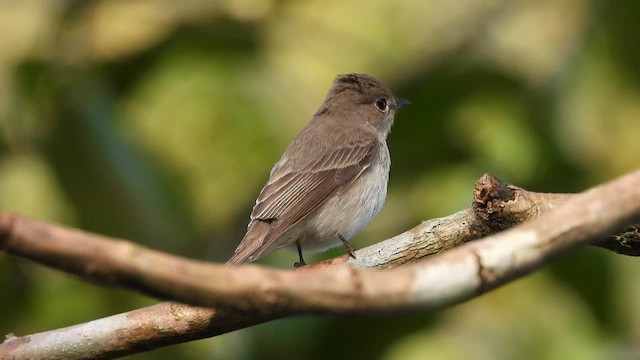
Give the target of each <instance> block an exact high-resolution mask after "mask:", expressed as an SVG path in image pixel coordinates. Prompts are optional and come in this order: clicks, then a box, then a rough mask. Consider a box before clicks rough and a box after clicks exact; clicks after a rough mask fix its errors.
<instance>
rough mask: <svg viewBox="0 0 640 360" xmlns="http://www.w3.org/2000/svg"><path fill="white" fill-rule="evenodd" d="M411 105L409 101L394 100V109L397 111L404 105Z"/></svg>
mask: <svg viewBox="0 0 640 360" xmlns="http://www.w3.org/2000/svg"><path fill="white" fill-rule="evenodd" d="M409 104H411V101H409V100H407V99H400V98H396V99H395V103H394V107H395V108H396V109H399V108H401V107H403V106H405V105H409Z"/></svg>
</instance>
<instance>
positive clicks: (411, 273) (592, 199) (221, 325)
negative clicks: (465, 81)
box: [0, 171, 640, 358]
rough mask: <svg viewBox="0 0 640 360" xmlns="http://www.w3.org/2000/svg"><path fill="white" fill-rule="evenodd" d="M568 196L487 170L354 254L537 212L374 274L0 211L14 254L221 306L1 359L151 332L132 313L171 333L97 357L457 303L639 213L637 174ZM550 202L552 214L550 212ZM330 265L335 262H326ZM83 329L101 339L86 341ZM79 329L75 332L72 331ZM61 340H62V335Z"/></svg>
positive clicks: (408, 245)
mask: <svg viewBox="0 0 640 360" xmlns="http://www.w3.org/2000/svg"><path fill="white" fill-rule="evenodd" d="M501 198H503V199H501ZM567 198H569V196H568V195H553V194H537V193H530V192H526V191H525V190H522V189H519V188H515V187H509V186H504V187H501V186H500V183H499V182H497V181H494V179H492V178H491V177H489V176H484V177H483V178H482V179H481V180H480V181H479V183H478V185H477V188H476V193H475V203H474V205H473V206H472V208H471V209H470V210H465V211H462V212H459V213H457V214H454V215H452V216H450V217H446V218H442V219H435V220H432V221H429V222H424V223H423V224H421V225H419V226H418V227H416V228H414V229H412V230H409V231H407V232H405V233H403V234H401V235H398V236H396V237H394V238H393V239H389V240H387V241H384V242H382V243H380V244H376V245H373V246H371V247H369V248H366V249H362V250H360V251H358V252H357V253H356V258H357V259H356V260H353V259H350V260H347V261H346V262H347V263H348V264H350V265H353V266H357V267H389V268H391V267H394V266H396V265H399V264H402V263H406V262H409V261H411V260H415V259H419V258H422V257H424V256H426V255H428V254H429V253H435V252H441V251H443V250H445V249H447V248H450V247H453V246H457V245H459V244H461V243H464V242H466V241H469V240H471V239H475V238H478V237H481V236H483V235H485V234H487V233H491V232H494V231H497V230H500V229H503V228H506V227H509V226H511V225H513V224H515V223H518V222H521V221H523V220H525V219H528V218H531V217H535V216H539V217H538V218H536V219H535V220H533V221H531V222H528V223H526V224H523V225H520V226H518V227H516V228H514V229H512V230H509V231H506V232H503V233H500V234H498V235H494V236H491V237H489V238H486V239H484V240H482V241H478V242H474V243H471V244H468V245H466V246H463V247H459V248H458V249H454V250H451V251H448V252H446V253H444V254H441V255H438V256H434V257H432V258H431V259H430V260H429V261H422V262H419V263H415V264H412V265H408V266H404V267H401V268H395V269H389V270H385V271H376V272H365V271H361V270H356V269H355V268H354V267H352V266H346V267H345V266H340V267H335V266H336V265H337V264H340V263H344V262H345V258H344V257H341V258H336V259H333V260H330V261H327V262H322V263H319V264H317V265H315V266H312V267H310V269H309V270H313V269H316V271H298V272H292V271H282V270H274V269H266V268H263V267H259V266H255V265H249V266H242V267H240V268H237V269H229V268H225V267H223V266H219V265H213V264H207V263H203V262H196V261H190V260H183V259H180V258H178V257H175V256H171V255H167V254H162V253H159V252H157V251H153V250H148V249H144V248H143V247H140V246H137V245H133V244H131V243H127V242H124V241H114V240H112V239H108V238H105V237H101V236H96V235H91V234H87V233H84V232H80V231H77V230H71V229H65V228H61V227H57V226H55V225H49V224H44V223H41V222H37V221H34V220H30V219H26V218H23V217H17V216H14V215H8V214H4V213H0V247H1V248H3V249H4V250H5V251H7V252H9V253H11V254H14V255H18V256H23V257H27V258H30V259H32V260H35V261H39V262H42V263H45V264H48V265H50V266H54V267H58V268H60V269H63V270H66V271H71V272H73V273H75V274H77V275H80V276H83V277H87V278H90V279H92V280H96V281H100V282H104V283H106V284H110V285H114V284H118V285H120V286H125V287H129V288H133V289H136V290H138V291H143V292H145V293H148V294H151V295H154V296H161V297H165V298H171V299H175V300H179V301H182V302H187V303H190V304H195V305H206V306H220V307H221V309H218V310H212V309H202V308H200V309H198V308H191V307H188V306H185V305H179V304H171V303H167V304H160V305H156V306H155V307H149V308H145V309H140V310H136V311H132V312H129V313H125V314H120V315H115V316H112V317H109V318H105V319H100V320H96V321H93V322H90V323H86V324H82V325H78V326H75V327H70V328H66V329H59V330H54V331H50V332H46V333H41V334H35V335H31V336H26V337H20V338H12V339H9V340H7V341H5V342H4V343H3V344H2V345H0V355H2V356H4V355H3V354H8V356H16V357H15V358H28V357H24V356H25V355H24V354H26V353H27V351H28V350H29V349H37V346H38V344H47V343H49V344H56V345H57V348H66V347H69V346H71V345H72V344H73V342H74V341H76V342H77V341H84V342H85V343H86V342H88V340H87V339H93V337H96V335H97V334H95V331H94V332H91V328H92V327H94V328H99V329H101V332H102V333H106V334H123V333H129V332H131V331H132V330H134V329H136V330H144V329H147V327H145V325H144V324H149V323H148V322H143V325H140V324H139V322H137V321H136V320H135V319H136V318H137V316H140V318H144V317H145V316H147V315H150V314H155V315H153V316H151V317H150V319H151V321H152V322H153V321H160V322H164V323H165V324H168V326H167V328H165V329H163V334H160V335H159V336H153V335H151V336H150V337H144V336H143V337H141V338H139V339H138V338H133V339H126V340H128V342H127V341H126V340H121V341H124V342H125V344H122V343H117V341H116V342H110V343H108V344H109V345H105V346H106V347H109V346H111V347H109V348H106V349H100V350H99V352H98V353H95V354H93V355H92V356H93V357H92V358H100V356H111V355H113V354H125V353H131V352H134V351H137V350H139V349H141V348H148V347H159V346H162V345H167V344H170V343H175V342H180V341H188V340H192V339H196V338H201V337H207V336H213V335H216V334H220V333H223V332H226V331H231V330H234V329H238V328H241V327H246V326H250V325H253V324H256V323H259V322H263V321H267V320H270V319H274V318H277V317H280V316H285V315H291V314H303V313H332V314H353V313H372V312H375V313H389V312H406V311H418V310H425V309H433V308H438V307H442V306H446V305H450V304H453V303H456V302H459V301H462V300H465V299H469V298H471V297H473V296H477V295H478V294H480V293H483V292H486V291H488V290H490V289H493V288H495V287H496V286H499V285H501V284H503V283H505V282H507V281H509V280H511V279H513V278H515V277H519V276H522V275H524V274H526V273H529V272H530V271H532V270H533V269H535V268H537V267H541V266H543V265H544V264H546V263H547V262H549V261H550V260H552V259H553V258H555V257H557V256H560V255H561V254H563V253H566V252H567V251H569V250H571V249H574V248H576V247H578V246H581V245H585V244H587V243H588V242H590V241H595V240H596V239H602V238H603V236H604V235H607V234H610V233H612V232H613V231H614V230H617V229H620V228H621V226H624V225H629V224H631V223H633V222H635V221H637V220H638V219H639V218H640V172H639V171H636V172H634V173H631V174H629V175H627V176H624V177H621V178H620V179H617V180H615V181H614V182H611V183H608V184H605V185H602V186H599V187H597V188H594V189H592V190H590V191H587V192H585V193H582V194H580V195H576V196H572V197H571V199H569V200H567V201H566V203H565V204H563V205H559V204H560V203H561V202H562V201H564V200H565V199H567ZM504 199H506V200H504ZM527 203H528V204H527ZM549 210H552V211H551V212H549V213H545V212H547V211H549ZM540 214H542V215H540ZM79 244H81V246H80V245H79ZM629 253H632V252H629ZM328 266H334V267H335V269H332V270H330V271H319V270H318V268H326V267H328ZM232 309H235V310H232ZM177 313H179V314H180V316H176V314H177ZM248 314H250V316H247V315H248ZM158 315H159V316H158ZM178 318H179V320H177V321H179V324H180V325H182V327H180V326H178V327H177V328H175V329H174V328H173V325H177V324H175V323H173V322H172V321H176V319H178ZM185 326H186V327H185ZM153 328H154V327H153V326H152V327H151V328H149V329H153ZM155 329H156V331H157V327H155ZM74 331H75V332H76V333H74ZM77 332H88V333H90V334H92V335H91V336H90V335H84V336H82V337H80V338H82V340H78V336H76V335H78V334H77ZM71 333H73V334H74V336H64V335H65V334H71ZM156 335H158V334H156ZM107 336H108V335H107ZM56 337H57V338H59V341H55V340H54V339H56ZM60 337H62V338H60ZM156 340H158V341H156ZM61 343H62V344H64V345H61ZM47 349H48V351H50V350H51V348H47ZM40 354H42V352H41V353H40ZM47 354H48V355H53V354H51V353H50V352H47ZM63 354H64V353H63ZM100 354H102V355H100ZM104 354H107V355H104ZM109 354H111V355H109ZM67 355H68V353H67ZM84 355H86V353H85V354H84ZM65 358H69V357H66V356H65ZM75 358H82V357H75ZM85 358H86V357H85Z"/></svg>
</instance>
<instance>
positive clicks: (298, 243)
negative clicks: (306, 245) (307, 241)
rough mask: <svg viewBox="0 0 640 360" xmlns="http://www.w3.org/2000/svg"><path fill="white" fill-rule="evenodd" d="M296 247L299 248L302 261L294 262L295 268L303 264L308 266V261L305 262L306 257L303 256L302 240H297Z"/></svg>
mask: <svg viewBox="0 0 640 360" xmlns="http://www.w3.org/2000/svg"><path fill="white" fill-rule="evenodd" d="M296 247H297V248H298V257H299V258H300V261H298V262H295V263H293V268H294V269H297V268H299V267H302V266H307V263H306V262H304V259H303V258H302V248H301V247H300V241H296Z"/></svg>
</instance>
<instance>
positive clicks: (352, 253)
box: [337, 234, 356, 259]
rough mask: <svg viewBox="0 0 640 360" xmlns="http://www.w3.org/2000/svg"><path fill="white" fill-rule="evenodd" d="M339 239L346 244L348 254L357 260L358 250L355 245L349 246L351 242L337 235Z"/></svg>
mask: <svg viewBox="0 0 640 360" xmlns="http://www.w3.org/2000/svg"><path fill="white" fill-rule="evenodd" d="M337 235H338V238H340V241H342V243H343V244H344V247H345V249H347V253H348V254H349V257H352V258H354V259H355V258H356V248H354V247H353V245H351V244H349V242H348V241H347V239H345V238H344V236H342V235H340V234H337Z"/></svg>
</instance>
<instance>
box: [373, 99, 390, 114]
mask: <svg viewBox="0 0 640 360" xmlns="http://www.w3.org/2000/svg"><path fill="white" fill-rule="evenodd" d="M374 105H375V106H376V108H378V110H380V111H382V112H384V111H385V110H387V100H386V99H378V100H376V102H375V103H374Z"/></svg>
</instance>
